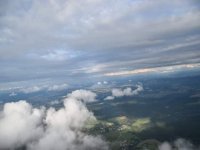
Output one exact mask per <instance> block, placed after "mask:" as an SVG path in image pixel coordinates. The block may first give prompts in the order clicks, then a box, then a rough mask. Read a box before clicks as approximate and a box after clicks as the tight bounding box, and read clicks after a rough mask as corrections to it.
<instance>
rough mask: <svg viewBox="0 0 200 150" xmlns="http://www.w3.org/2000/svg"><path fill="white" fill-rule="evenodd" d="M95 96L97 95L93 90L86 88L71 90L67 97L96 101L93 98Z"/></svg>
mask: <svg viewBox="0 0 200 150" xmlns="http://www.w3.org/2000/svg"><path fill="white" fill-rule="evenodd" d="M96 96H97V95H96V94H95V93H94V92H91V91H87V90H76V91H73V92H72V93H71V94H68V97H69V98H72V99H73V98H74V99H77V100H82V101H83V102H85V103H88V102H94V101H96V99H95V97H96Z"/></svg>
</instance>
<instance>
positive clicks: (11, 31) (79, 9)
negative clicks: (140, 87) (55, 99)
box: [0, 0, 200, 83]
mask: <svg viewBox="0 0 200 150" xmlns="http://www.w3.org/2000/svg"><path fill="white" fill-rule="evenodd" d="M0 7H1V8H0V20H1V23H0V45H1V47H0V57H1V59H0V60H1V64H2V65H1V66H0V70H1V72H2V73H1V75H0V82H4V83H5V82H11V81H12V82H14V81H22V80H23V81H24V80H35V79H47V78H51V79H58V78H60V77H62V78H67V80H71V78H72V77H73V79H74V78H75V77H77V79H80V80H82V81H88V80H85V79H88V78H90V79H91V77H96V76H102V75H105V74H106V75H116V73H118V74H119V73H120V72H121V73H122V74H124V73H126V74H134V73H137V72H138V71H139V70H138V69H140V71H142V70H143V71H145V70H144V69H147V68H154V67H158V66H173V65H177V64H185V65H187V64H195V63H199V59H198V58H199V55H200V52H199V47H200V45H199V43H200V42H199V39H200V36H199V26H200V22H199V21H198V20H199V17H200V11H199V10H200V9H199V3H198V2H197V1H196V0H182V1H181V2H180V0H174V1H173V2H172V1H165V0H161V1H147V0H140V1H138V0H133V1H131V0H124V1H115V0H110V1H107V0H93V1H91V0H84V1H81V0H77V1H74V0H68V1H63V0H56V1H55V0H46V1H45V2H44V1H42V0H38V1H34V0H28V1H25V0H22V1H15V2H13V1H10V0H1V5H0ZM44 8H45V9H44ZM30 35H31V36H30ZM55 68H56V69H55ZM24 70H26V71H24ZM132 70H137V71H136V72H133V71H132ZM124 71H128V72H124ZM130 71H132V72H130ZM140 71H139V72H140ZM146 71H148V70H146ZM112 73H114V74H112ZM75 80H76V79H75ZM98 80H99V79H98ZM98 80H95V81H98Z"/></svg>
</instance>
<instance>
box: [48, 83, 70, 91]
mask: <svg viewBox="0 0 200 150" xmlns="http://www.w3.org/2000/svg"><path fill="white" fill-rule="evenodd" d="M67 87H68V85H67V84H60V85H52V86H49V87H48V89H47V90H48V91H61V90H65V89H67Z"/></svg>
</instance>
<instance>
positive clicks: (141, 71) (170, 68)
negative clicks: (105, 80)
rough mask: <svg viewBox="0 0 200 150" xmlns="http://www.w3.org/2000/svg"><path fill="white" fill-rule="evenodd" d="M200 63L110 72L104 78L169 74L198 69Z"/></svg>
mask: <svg viewBox="0 0 200 150" xmlns="http://www.w3.org/2000/svg"><path fill="white" fill-rule="evenodd" d="M199 67H200V63H197V64H182V65H173V66H164V67H154V68H145V69H135V70H128V71H120V72H110V73H105V74H104V75H105V76H124V75H134V74H145V73H153V72H154V73H169V72H175V71H177V70H184V69H191V68H199Z"/></svg>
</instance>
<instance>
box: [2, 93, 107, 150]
mask: <svg viewBox="0 0 200 150" xmlns="http://www.w3.org/2000/svg"><path fill="white" fill-rule="evenodd" d="M84 92H85V93H84ZM83 93H84V94H85V95H84V94H83ZM76 94H78V96H76ZM81 94H82V95H83V97H84V98H83V99H82V98H81V97H80V96H81V95H80V93H79V92H77V91H75V92H72V94H70V95H68V96H67V97H66V98H65V99H64V107H63V108H60V109H58V110H56V109H55V108H49V109H45V108H33V107H32V106H31V105H30V104H29V103H27V102H26V101H19V102H12V103H7V104H5V105H4V107H3V110H2V111H1V112H0V149H14V148H19V147H25V148H26V149H28V150H93V149H95V150H98V149H99V150H106V149H108V146H107V143H106V142H105V141H103V140H102V138H101V137H99V136H92V135H87V134H86V133H84V132H82V129H83V127H84V125H85V123H86V122H87V121H88V120H95V117H94V115H93V113H92V112H90V111H89V110H88V109H87V108H86V106H85V103H84V102H83V101H81V100H85V99H86V97H88V98H91V97H93V95H95V94H94V93H92V92H89V91H84V90H82V91H81ZM90 94H93V95H92V96H91V97H90V96H89V95H90ZM85 101H86V100H85ZM90 101H91V99H90ZM87 102H88V101H87Z"/></svg>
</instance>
